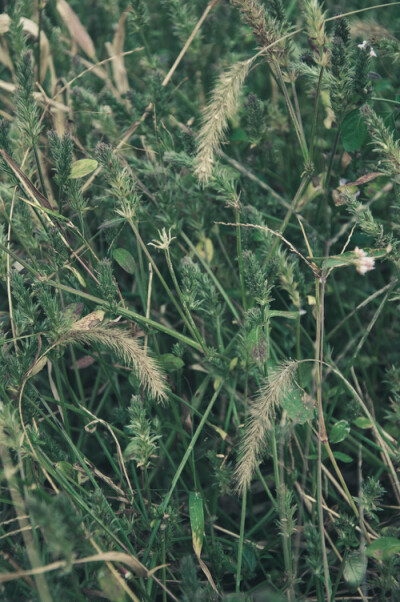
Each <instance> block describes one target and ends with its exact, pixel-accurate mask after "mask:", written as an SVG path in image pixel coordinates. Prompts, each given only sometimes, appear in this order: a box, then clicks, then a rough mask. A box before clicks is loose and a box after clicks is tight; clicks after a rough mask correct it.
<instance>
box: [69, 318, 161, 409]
mask: <svg viewBox="0 0 400 602" xmlns="http://www.w3.org/2000/svg"><path fill="white" fill-rule="evenodd" d="M67 343H82V344H90V343H97V344H99V345H102V346H104V347H107V348H108V349H110V350H111V351H112V352H113V353H115V354H116V355H118V356H119V357H120V358H121V359H123V360H124V362H125V363H126V364H127V365H130V366H133V368H134V369H135V370H136V372H137V374H138V376H139V378H140V380H141V382H142V383H143V385H144V386H145V387H146V388H147V389H148V391H149V392H150V393H151V395H152V396H153V397H154V398H155V399H157V400H158V401H165V400H166V398H167V393H166V382H165V376H164V375H163V374H162V372H161V371H160V369H159V367H158V366H157V364H156V362H155V360H154V359H153V358H151V357H149V356H148V355H147V354H146V353H145V351H144V350H143V348H142V347H141V346H140V344H139V343H138V341H137V340H136V339H134V338H132V336H131V335H130V333H129V332H128V331H127V330H119V329H115V330H112V329H107V328H92V329H89V330H79V329H78V328H74V327H72V328H71V329H70V330H69V331H68V332H66V333H65V334H64V335H63V336H62V338H61V339H60V340H59V341H58V342H57V345H65V344H67Z"/></svg>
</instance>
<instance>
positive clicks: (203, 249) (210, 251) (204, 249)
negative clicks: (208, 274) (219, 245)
mask: <svg viewBox="0 0 400 602" xmlns="http://www.w3.org/2000/svg"><path fill="white" fill-rule="evenodd" d="M196 249H197V251H198V253H199V255H200V256H201V257H202V258H203V259H204V261H207V263H211V261H212V258H213V256H214V245H213V243H212V240H211V238H203V239H202V240H201V241H200V242H199V243H197V245H196Z"/></svg>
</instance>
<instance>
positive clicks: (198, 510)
mask: <svg viewBox="0 0 400 602" xmlns="http://www.w3.org/2000/svg"><path fill="white" fill-rule="evenodd" d="M189 516H190V526H191V528H192V540H193V550H194V553H195V554H196V556H197V558H200V554H201V548H202V547H203V537H204V510H203V498H202V497H201V495H200V493H196V492H195V491H191V492H190V493H189Z"/></svg>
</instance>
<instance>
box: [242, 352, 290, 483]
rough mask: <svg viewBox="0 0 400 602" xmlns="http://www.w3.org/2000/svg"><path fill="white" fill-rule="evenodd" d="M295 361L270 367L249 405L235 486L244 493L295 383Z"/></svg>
mask: <svg viewBox="0 0 400 602" xmlns="http://www.w3.org/2000/svg"><path fill="white" fill-rule="evenodd" d="M296 369H297V362H296V361H288V362H284V363H282V364H280V365H279V366H278V367H277V368H275V369H274V370H271V372H270V373H269V376H268V378H267V379H266V381H265V384H264V385H262V386H261V387H260V390H259V392H258V395H257V397H256V399H255V401H254V403H252V404H251V405H250V408H249V415H248V419H247V422H246V425H245V430H244V435H243V439H242V442H241V445H240V449H239V462H238V465H237V466H236V469H235V475H234V479H235V482H236V490H237V491H238V492H239V493H240V494H242V493H243V492H244V491H245V490H246V488H247V487H248V486H249V485H250V482H251V479H252V476H253V474H254V472H255V471H256V469H257V467H258V464H259V462H260V460H261V458H262V455H263V453H264V451H265V436H266V433H267V431H268V430H269V428H270V427H271V424H272V422H273V420H274V419H275V415H276V410H277V408H278V407H279V406H280V404H281V400H282V398H283V397H285V395H286V394H287V392H288V391H289V389H290V388H291V387H293V386H297V385H296V384H295V380H294V375H295V372H296Z"/></svg>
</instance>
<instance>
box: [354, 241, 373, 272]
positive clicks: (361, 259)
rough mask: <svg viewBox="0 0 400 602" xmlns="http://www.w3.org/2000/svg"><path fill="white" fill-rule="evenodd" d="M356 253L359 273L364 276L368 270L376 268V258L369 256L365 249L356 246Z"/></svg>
mask: <svg viewBox="0 0 400 602" xmlns="http://www.w3.org/2000/svg"><path fill="white" fill-rule="evenodd" d="M354 254H355V255H356V257H357V259H356V262H355V265H356V266H357V268H356V269H357V272H358V273H359V274H361V275H362V276H363V275H364V274H365V273H366V272H369V271H370V270H373V269H374V267H375V259H374V258H373V257H368V255H367V254H366V252H365V251H364V250H363V249H359V248H358V247H356V248H355V249H354Z"/></svg>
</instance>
